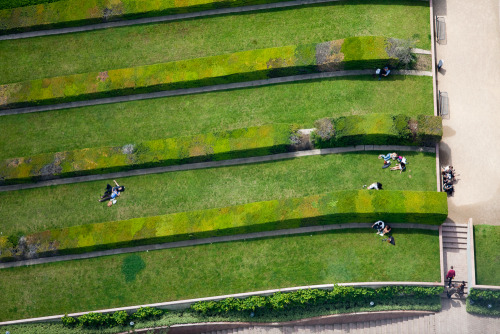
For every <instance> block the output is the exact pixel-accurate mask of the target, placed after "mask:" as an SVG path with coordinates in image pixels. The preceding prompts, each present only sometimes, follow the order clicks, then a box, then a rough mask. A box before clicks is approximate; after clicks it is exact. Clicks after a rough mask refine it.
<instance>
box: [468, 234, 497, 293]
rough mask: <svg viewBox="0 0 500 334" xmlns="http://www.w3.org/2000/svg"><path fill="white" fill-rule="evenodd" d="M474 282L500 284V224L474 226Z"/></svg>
mask: <svg viewBox="0 0 500 334" xmlns="http://www.w3.org/2000/svg"><path fill="white" fill-rule="evenodd" d="M474 255H475V258H476V259H475V260H476V283H477V284H479V285H500V226H492V225H476V226H474Z"/></svg>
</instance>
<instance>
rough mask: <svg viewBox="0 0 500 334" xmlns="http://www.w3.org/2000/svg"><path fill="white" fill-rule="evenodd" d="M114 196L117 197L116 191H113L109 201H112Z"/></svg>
mask: <svg viewBox="0 0 500 334" xmlns="http://www.w3.org/2000/svg"><path fill="white" fill-rule="evenodd" d="M116 196H118V192H117V191H113V192H112V193H111V199H114V198H115V197H116Z"/></svg>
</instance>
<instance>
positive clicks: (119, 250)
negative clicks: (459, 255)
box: [0, 223, 439, 269]
mask: <svg viewBox="0 0 500 334" xmlns="http://www.w3.org/2000/svg"><path fill="white" fill-rule="evenodd" d="M371 226H372V224H371V223H348V224H335V225H319V226H308V227H300V228H293V229H284V230H275V231H265V232H255V233H245V234H236V235H228V236H222V237H213V238H203V239H195V240H184V241H176V242H166V243H162V244H152V245H145V246H135V247H126V248H116V249H109V250H105V251H96V252H89V253H83V254H71V255H61V256H52V257H44V258H39V259H31V260H23V261H15V262H5V263H0V269H4V268H13V267H22V266H31V265H36V264H42V263H50V262H61V261H70V260H81V259H89V258H93V257H100V256H108V255H117V254H126V253H134V252H147V251H153V250H159V249H170V248H179V247H189V246H196V245H205V244H212V243H216V242H228V241H239V240H247V239H258V238H269V237H276V236H283V235H294V234H303V233H316V232H324V231H331V230H340V229H346V228H366V229H369V228H371ZM391 226H392V227H393V228H396V229H398V228H400V229H401V228H418V229H422V230H437V229H438V228H439V226H436V225H425V224H408V223H400V224H397V223H392V224H391Z"/></svg>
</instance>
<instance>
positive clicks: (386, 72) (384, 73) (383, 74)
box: [375, 66, 391, 80]
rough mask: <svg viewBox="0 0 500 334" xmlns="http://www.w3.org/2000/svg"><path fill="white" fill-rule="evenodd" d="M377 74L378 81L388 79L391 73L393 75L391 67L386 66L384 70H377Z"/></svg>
mask: <svg viewBox="0 0 500 334" xmlns="http://www.w3.org/2000/svg"><path fill="white" fill-rule="evenodd" d="M375 73H376V74H378V79H379V80H381V79H382V77H387V76H388V75H389V73H391V70H390V69H389V66H384V68H383V69H380V68H379V69H377V71H376V72H375Z"/></svg>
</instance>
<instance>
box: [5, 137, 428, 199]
mask: <svg viewBox="0 0 500 334" xmlns="http://www.w3.org/2000/svg"><path fill="white" fill-rule="evenodd" d="M371 150H373V151H385V150H389V151H403V152H426V153H436V149H435V148H434V147H422V146H395V145H357V146H346V147H334V148H324V149H313V150H305V151H296V152H287V153H279V154H272V155H263V156H256V157H249V158H237V159H229V160H217V161H207V162H196V163H191V164H181V165H172V166H163V167H153V168H138V169H132V170H129V171H124V172H116V173H105V174H94V175H87V176H75V177H65V178H56V179H51V180H46V181H40V182H35V183H20V184H13V185H5V186H0V192H4V191H16V190H23V189H32V188H41V187H48V186H57V185H63V184H71V183H81V182H92V181H102V180H108V179H117V178H125V177H132V176H140V175H149V174H161V173H168V172H180V171H186V170H195V169H203V168H216V167H229V166H236V165H245V164H252V163H262V162H267V161H275V160H285V159H293V158H299V157H305V156H313V155H326V154H337V153H347V152H358V151H371Z"/></svg>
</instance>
